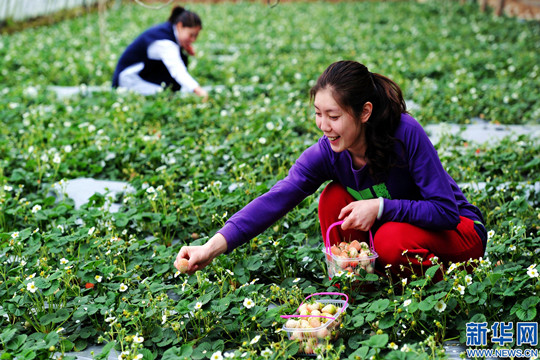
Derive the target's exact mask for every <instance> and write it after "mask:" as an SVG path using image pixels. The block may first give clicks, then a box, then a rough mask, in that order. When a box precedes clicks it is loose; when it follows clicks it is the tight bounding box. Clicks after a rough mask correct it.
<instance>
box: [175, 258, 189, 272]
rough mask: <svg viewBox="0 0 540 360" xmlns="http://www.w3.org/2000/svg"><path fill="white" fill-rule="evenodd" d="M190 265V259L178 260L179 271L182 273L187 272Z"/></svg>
mask: <svg viewBox="0 0 540 360" xmlns="http://www.w3.org/2000/svg"><path fill="white" fill-rule="evenodd" d="M188 267H189V261H188V259H180V260H178V267H177V268H178V271H180V272H181V273H182V274H185V273H187V271H188Z"/></svg>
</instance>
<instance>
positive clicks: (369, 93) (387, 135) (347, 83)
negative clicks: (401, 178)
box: [310, 61, 407, 180]
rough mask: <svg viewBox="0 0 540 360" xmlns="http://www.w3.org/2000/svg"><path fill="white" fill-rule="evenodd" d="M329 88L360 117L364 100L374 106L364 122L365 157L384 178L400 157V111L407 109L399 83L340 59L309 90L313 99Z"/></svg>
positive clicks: (380, 177) (372, 170)
mask: <svg viewBox="0 0 540 360" xmlns="http://www.w3.org/2000/svg"><path fill="white" fill-rule="evenodd" d="M326 88H328V89H329V90H330V91H332V95H333V97H334V99H335V100H336V102H337V103H338V105H339V106H340V107H341V108H343V109H344V110H345V111H347V112H348V113H350V114H351V115H352V116H354V117H355V118H356V119H359V118H360V115H361V114H362V110H363V108H364V104H365V103H366V102H368V101H369V102H371V103H372V104H373V110H372V112H371V116H370V118H369V120H368V121H367V122H366V123H365V124H364V126H365V133H366V143H367V150H366V154H365V156H366V161H367V163H368V164H369V170H370V173H371V175H372V176H373V177H374V178H376V179H377V180H382V177H385V176H386V175H387V174H388V172H389V170H390V168H391V167H392V166H394V165H395V163H396V161H397V158H396V154H395V152H394V144H395V141H396V140H397V139H396V138H395V137H394V133H395V130H396V128H397V127H398V125H399V123H400V120H401V114H402V113H406V112H407V106H406V104H405V100H403V94H402V92H401V89H400V88H399V86H398V85H397V84H396V83H395V82H393V81H392V80H390V79H389V78H387V77H386V76H383V75H380V74H375V73H371V72H370V71H369V70H368V68H367V67H366V66H365V65H363V64H360V63H358V62H356V61H338V62H335V63H333V64H331V65H330V66H329V67H328V68H327V69H326V70H325V71H324V72H323V73H322V75H321V76H320V77H319V79H318V80H317V83H316V84H315V86H313V87H312V88H311V90H310V97H311V100H314V98H315V95H316V94H317V92H318V91H319V90H323V89H326Z"/></svg>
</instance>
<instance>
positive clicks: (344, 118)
mask: <svg viewBox="0 0 540 360" xmlns="http://www.w3.org/2000/svg"><path fill="white" fill-rule="evenodd" d="M313 105H314V107H315V122H316V123H317V127H318V128H319V129H321V131H322V132H323V134H324V135H325V136H326V137H327V138H328V140H329V142H330V146H331V147H332V150H333V151H335V152H338V153H339V152H342V151H344V150H348V151H349V152H350V153H351V155H352V157H353V161H354V162H355V164H357V165H363V164H365V161H363V160H362V159H363V158H364V155H365V152H366V141H365V134H364V132H363V123H364V122H366V121H367V120H368V119H369V115H371V108H372V105H371V103H369V102H368V103H366V105H364V111H363V112H362V114H361V115H360V119H356V118H355V117H354V116H352V115H351V114H350V113H349V112H348V111H346V110H345V109H343V108H342V107H341V106H339V104H338V103H337V102H336V100H335V99H334V96H333V94H332V91H331V89H330V88H323V89H321V90H319V91H317V93H316V94H315V100H314V102H313Z"/></svg>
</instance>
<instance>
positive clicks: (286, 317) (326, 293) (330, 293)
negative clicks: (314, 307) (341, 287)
mask: <svg viewBox="0 0 540 360" xmlns="http://www.w3.org/2000/svg"><path fill="white" fill-rule="evenodd" d="M315 295H337V296H344V297H345V304H344V305H343V309H341V312H344V311H345V309H347V306H348V305H349V296H348V295H347V294H344V293H339V292H319V293H313V294H311V295H309V296H307V297H306V298H305V299H304V301H302V303H301V304H300V306H302V305H304V303H305V302H306V300H307V299H309V298H310V297H312V296H315ZM300 306H298V309H299V308H300ZM298 309H296V311H298ZM281 317H282V318H283V319H288V318H291V317H322V318H327V319H335V317H328V316H322V315H320V316H319V315H281Z"/></svg>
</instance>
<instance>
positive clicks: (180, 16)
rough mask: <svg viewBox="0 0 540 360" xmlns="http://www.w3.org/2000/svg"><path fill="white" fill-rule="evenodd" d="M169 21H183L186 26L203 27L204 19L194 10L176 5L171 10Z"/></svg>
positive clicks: (173, 22)
mask: <svg viewBox="0 0 540 360" xmlns="http://www.w3.org/2000/svg"><path fill="white" fill-rule="evenodd" d="M169 22H170V23H171V24H178V23H179V22H181V23H182V26H185V27H190V28H191V27H200V28H201V29H202V21H201V18H200V17H199V15H197V14H196V13H194V12H193V11H189V10H186V9H184V8H183V7H181V6H175V7H174V8H173V9H172V11H171V16H169Z"/></svg>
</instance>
